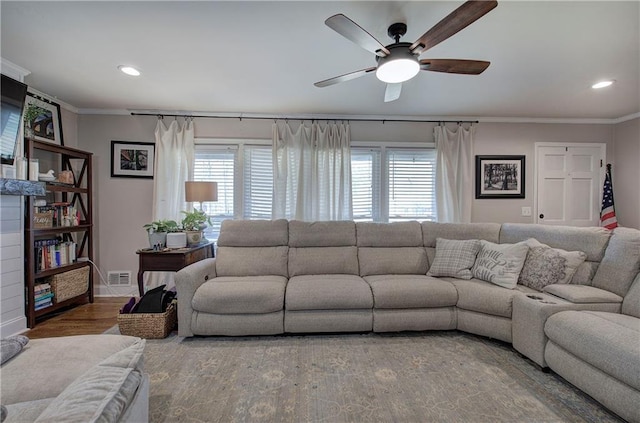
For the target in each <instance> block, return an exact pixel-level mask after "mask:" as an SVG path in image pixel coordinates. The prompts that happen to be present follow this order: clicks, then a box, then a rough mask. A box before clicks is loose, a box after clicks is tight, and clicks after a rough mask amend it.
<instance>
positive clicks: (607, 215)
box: [600, 164, 618, 229]
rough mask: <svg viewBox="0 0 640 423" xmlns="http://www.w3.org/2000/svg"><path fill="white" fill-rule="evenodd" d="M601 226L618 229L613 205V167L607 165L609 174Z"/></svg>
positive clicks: (603, 193) (603, 198)
mask: <svg viewBox="0 0 640 423" xmlns="http://www.w3.org/2000/svg"><path fill="white" fill-rule="evenodd" d="M600 226H604V227H605V228H607V229H613V228H617V227H618V219H617V218H616V209H615V206H614V205H613V185H612V184H611V165H610V164H607V174H606V175H605V177H604V187H603V190H602V210H601V211H600Z"/></svg>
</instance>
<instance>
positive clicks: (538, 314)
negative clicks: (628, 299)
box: [511, 285, 621, 368]
mask: <svg viewBox="0 0 640 423" xmlns="http://www.w3.org/2000/svg"><path fill="white" fill-rule="evenodd" d="M548 286H551V285H548ZM566 286H577V285H566ZM596 289H597V288H596ZM605 292H606V291H605ZM614 295H615V294H614ZM620 307H621V305H620V303H619V302H592V303H588V302H582V303H574V302H571V301H568V300H566V299H563V298H560V297H558V296H554V295H551V294H550V293H546V292H544V293H540V294H527V295H516V296H515V297H514V298H513V313H512V316H511V319H512V320H511V331H512V333H511V338H512V344H513V348H514V349H516V351H518V352H520V353H521V354H523V355H525V356H526V357H528V358H529V359H530V360H531V361H533V362H535V363H537V364H538V365H539V366H540V367H543V368H544V367H547V362H546V361H545V359H544V349H545V346H546V345H547V335H546V334H545V333H544V325H545V323H546V322H547V319H548V318H549V317H551V316H552V315H554V314H556V313H559V312H561V311H567V310H591V311H607V312H612V313H620Z"/></svg>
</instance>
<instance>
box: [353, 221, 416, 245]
mask: <svg viewBox="0 0 640 423" xmlns="http://www.w3.org/2000/svg"><path fill="white" fill-rule="evenodd" d="M356 237H357V241H358V247H422V245H423V244H422V228H421V226H420V223H419V222H416V221H412V222H393V223H377V222H357V223H356Z"/></svg>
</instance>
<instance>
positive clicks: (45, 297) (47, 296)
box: [33, 283, 53, 310]
mask: <svg viewBox="0 0 640 423" xmlns="http://www.w3.org/2000/svg"><path fill="white" fill-rule="evenodd" d="M33 291H34V301H35V307H34V309H35V310H40V309H43V308H46V307H49V306H51V305H53V292H51V285H50V284H48V283H41V284H38V285H35V286H34V287H33Z"/></svg>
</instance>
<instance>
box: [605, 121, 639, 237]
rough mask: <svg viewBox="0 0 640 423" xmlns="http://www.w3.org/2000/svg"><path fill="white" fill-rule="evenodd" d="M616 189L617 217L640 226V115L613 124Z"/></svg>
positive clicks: (614, 181) (627, 224)
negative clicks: (639, 116)
mask: <svg viewBox="0 0 640 423" xmlns="http://www.w3.org/2000/svg"><path fill="white" fill-rule="evenodd" d="M614 130H615V137H614V139H615V153H614V156H613V160H612V161H613V162H614V163H615V165H614V166H613V169H612V171H611V173H612V174H613V191H614V195H615V198H614V200H615V203H616V217H617V218H618V222H619V223H620V224H621V225H623V226H629V227H632V228H640V118H637V119H633V120H630V121H627V122H622V123H619V124H617V125H615V126H614Z"/></svg>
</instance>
